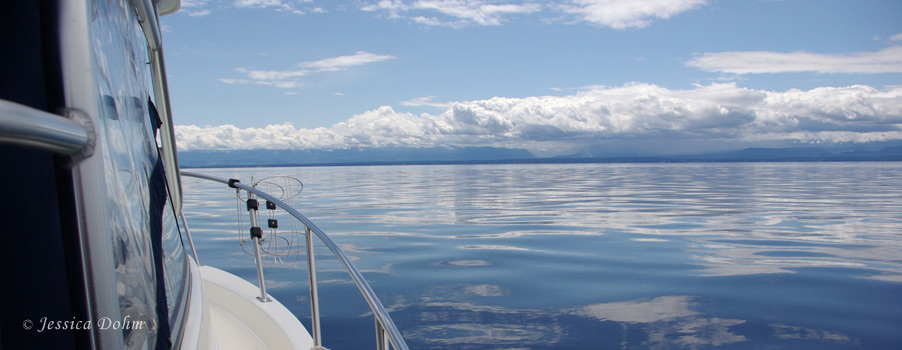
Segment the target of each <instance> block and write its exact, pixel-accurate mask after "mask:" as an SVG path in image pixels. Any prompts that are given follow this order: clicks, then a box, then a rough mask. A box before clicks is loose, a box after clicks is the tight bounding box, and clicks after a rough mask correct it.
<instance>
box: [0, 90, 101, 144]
mask: <svg viewBox="0 0 902 350" xmlns="http://www.w3.org/2000/svg"><path fill="white" fill-rule="evenodd" d="M90 141H91V135H90V134H89V132H88V131H87V130H86V129H85V127H84V126H82V125H81V124H79V123H77V122H75V121H73V120H71V119H67V118H64V117H62V116H59V115H55V114H51V113H47V112H44V111H41V110H37V109H34V108H31V107H27V106H24V105H20V104H18V103H15V102H11V101H7V100H0V142H2V143H9V144H14V145H19V146H26V147H36V148H40V149H44V150H48V151H51V152H55V153H59V154H65V155H75V154H77V153H79V152H81V151H82V149H84V148H85V147H86V146H87V145H88V144H89V142H90Z"/></svg>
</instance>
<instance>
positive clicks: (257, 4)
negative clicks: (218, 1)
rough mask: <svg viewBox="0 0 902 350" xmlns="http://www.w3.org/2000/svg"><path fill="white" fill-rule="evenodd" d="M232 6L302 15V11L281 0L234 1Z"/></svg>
mask: <svg viewBox="0 0 902 350" xmlns="http://www.w3.org/2000/svg"><path fill="white" fill-rule="evenodd" d="M232 5H233V6H235V7H238V8H259V9H265V8H271V9H275V10H277V11H284V12H290V13H294V14H298V15H303V14H304V11H301V10H299V9H297V7H296V6H295V5H293V4H291V3H290V2H288V1H282V0H235V1H234V2H233V3H232Z"/></svg>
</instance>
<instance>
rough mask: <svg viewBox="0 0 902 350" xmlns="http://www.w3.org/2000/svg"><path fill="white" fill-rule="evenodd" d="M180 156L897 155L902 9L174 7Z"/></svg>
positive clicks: (714, 4) (650, 4)
mask: <svg viewBox="0 0 902 350" xmlns="http://www.w3.org/2000/svg"><path fill="white" fill-rule="evenodd" d="M163 25H164V44H165V50H166V54H167V65H168V69H169V78H170V89H171V94H172V97H173V113H174V114H175V120H176V124H177V127H176V131H177V138H178V142H179V147H180V148H182V149H247V148H277V149H278V148H298V149H300V148H347V147H390V146H410V147H435V146H497V147H517V148H526V149H528V150H530V151H533V153H535V154H537V155H556V154H566V153H568V152H574V151H576V150H578V149H580V148H582V147H585V146H590V145H596V144H618V145H621V147H620V148H627V149H628V148H630V145H643V146H642V147H641V148H642V150H641V151H640V150H638V149H639V148H637V151H636V152H638V153H641V152H646V153H681V152H696V151H699V150H720V149H738V148H742V147H748V146H784V145H789V144H799V143H808V144H810V143H838V142H871V141H895V140H902V1H895V0H886V1H871V0H863V1H851V0H845V1H833V0H782V1H779V0H776V1H764V0H761V1H755V0H707V1H705V0H646V1H640V0H557V1H541V2H540V1H525V0H524V1H520V0H516V1H514V0H511V1H500V0H499V1H494V0H381V1H379V0H356V1H320V0H299V1H296V0H234V1H233V0H226V1H213V0H191V1H188V0H182V8H181V10H180V11H179V12H177V13H175V14H172V15H169V16H166V17H164V18H163Z"/></svg>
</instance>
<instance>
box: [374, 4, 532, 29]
mask: <svg viewBox="0 0 902 350" xmlns="http://www.w3.org/2000/svg"><path fill="white" fill-rule="evenodd" d="M542 8H543V6H542V5H540V4H538V3H533V2H524V3H514V2H505V3H498V2H497V1H487V0H416V1H410V2H405V1H402V0H382V1H379V2H378V3H375V4H367V5H363V6H361V10H364V11H384V12H387V13H388V17H389V18H405V16H406V15H407V14H408V13H410V14H411V15H410V19H411V20H412V21H413V22H415V23H420V24H424V25H429V26H447V27H454V28H460V27H465V26H469V25H481V26H497V25H501V24H502V23H503V22H504V20H505V18H506V17H507V16H509V15H517V14H530V13H536V12H539V11H541V10H542ZM419 13H431V14H438V15H440V16H441V17H436V16H429V17H426V16H423V15H417V14H419Z"/></svg>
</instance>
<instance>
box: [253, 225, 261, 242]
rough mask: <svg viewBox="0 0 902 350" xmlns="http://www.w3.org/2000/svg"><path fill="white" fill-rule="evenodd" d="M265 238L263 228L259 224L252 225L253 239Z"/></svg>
mask: <svg viewBox="0 0 902 350" xmlns="http://www.w3.org/2000/svg"><path fill="white" fill-rule="evenodd" d="M254 238H257V239H263V229H262V228H259V227H257V226H254V227H251V239H254Z"/></svg>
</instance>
